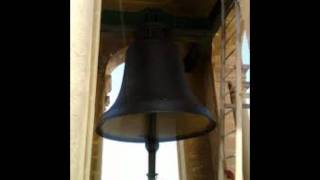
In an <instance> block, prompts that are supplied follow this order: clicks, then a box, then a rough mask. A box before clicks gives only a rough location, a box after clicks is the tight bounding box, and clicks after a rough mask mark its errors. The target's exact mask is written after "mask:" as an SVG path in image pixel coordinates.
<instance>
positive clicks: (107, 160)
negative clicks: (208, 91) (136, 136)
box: [101, 56, 179, 180]
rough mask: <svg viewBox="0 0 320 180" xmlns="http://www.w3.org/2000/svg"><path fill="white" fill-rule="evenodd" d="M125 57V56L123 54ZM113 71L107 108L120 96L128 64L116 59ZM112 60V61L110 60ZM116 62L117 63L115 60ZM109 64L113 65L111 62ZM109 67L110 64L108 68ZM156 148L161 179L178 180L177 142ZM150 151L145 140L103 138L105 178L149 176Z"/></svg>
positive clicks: (103, 175)
mask: <svg viewBox="0 0 320 180" xmlns="http://www.w3.org/2000/svg"><path fill="white" fill-rule="evenodd" d="M121 57H122V58H123V56H121ZM117 62H121V64H119V63H116V64H117V65H116V66H113V67H112V70H111V72H108V65H107V71H106V73H111V74H110V75H111V87H112V88H111V91H110V92H109V94H108V96H109V98H110V103H109V105H108V106H107V107H106V108H105V111H107V110H108V109H109V108H110V107H111V106H112V105H113V103H114V102H115V100H116V99H117V96H118V94H119V91H120V88H121V84H122V78H123V71H124V68H125V64H124V63H123V59H122V60H119V59H118V60H117ZM110 63H112V61H110ZM113 64H114V63H113ZM109 67H110V66H109ZM109 70H110V68H109ZM160 147H161V148H159V150H158V152H157V161H156V167H157V173H158V174H159V175H158V179H159V180H179V168H178V157H177V154H178V152H177V144H176V142H166V143H161V144H160ZM147 170H148V153H147V151H146V149H145V144H143V143H124V142H118V141H114V140H109V139H103V151H102V169H101V171H102V174H101V179H104V180H128V179H147V177H146V173H147Z"/></svg>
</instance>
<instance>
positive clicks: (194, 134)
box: [96, 109, 217, 143]
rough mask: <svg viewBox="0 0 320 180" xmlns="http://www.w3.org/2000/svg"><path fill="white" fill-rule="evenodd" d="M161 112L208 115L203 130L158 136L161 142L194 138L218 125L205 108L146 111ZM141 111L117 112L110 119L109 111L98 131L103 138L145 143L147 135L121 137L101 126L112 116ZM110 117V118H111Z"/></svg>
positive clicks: (103, 117) (105, 114)
mask: <svg viewBox="0 0 320 180" xmlns="http://www.w3.org/2000/svg"><path fill="white" fill-rule="evenodd" d="M161 112H184V113H192V114H197V115H201V116H204V117H206V119H207V122H208V124H207V126H206V128H204V129H202V130H201V131H195V132H192V133H189V134H184V135H179V136H171V137H167V138H158V139H157V140H158V141H159V142H170V141H179V140H185V139H190V138H194V137H198V136H202V135H205V134H207V133H209V132H211V131H213V130H214V129H215V128H216V126H217V122H216V121H214V120H213V118H212V117H211V114H210V113H209V112H203V109H202V111H201V113H199V112H194V111H192V112H190V111H148V112H144V113H146V114H148V113H161ZM139 113H140V112H137V113H125V114H121V115H119V114H117V115H113V116H109V117H108V119H107V117H105V116H107V115H108V112H106V113H104V114H103V115H102V118H101V119H102V121H101V123H99V124H98V126H97V128H96V133H97V134H98V135H99V136H101V137H103V138H107V139H110V140H115V141H121V142H132V143H144V142H145V141H146V138H145V137H141V138H139V137H138V138H137V137H135V138H130V137H120V136H117V135H113V134H110V133H108V132H103V131H102V129H101V127H102V125H103V124H104V123H106V122H107V121H113V120H112V119H111V118H113V117H117V116H124V115H129V114H130V115H133V114H139ZM109 118H110V119H109Z"/></svg>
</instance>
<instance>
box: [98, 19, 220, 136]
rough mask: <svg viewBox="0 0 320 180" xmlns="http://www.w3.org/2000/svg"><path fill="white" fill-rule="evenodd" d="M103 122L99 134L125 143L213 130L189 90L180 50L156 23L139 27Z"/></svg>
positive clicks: (210, 116) (214, 124) (194, 134)
mask: <svg viewBox="0 0 320 180" xmlns="http://www.w3.org/2000/svg"><path fill="white" fill-rule="evenodd" d="M101 119H102V120H101V122H100V124H99V125H98V128H97V133H98V134H99V135H100V136H103V137H105V138H109V139H114V140H118V141H127V142H146V141H147V140H148V139H150V138H152V139H155V140H156V141H158V142H161V141H173V140H181V139H186V138H191V137H195V136H199V135H203V134H205V133H208V132H209V131H211V130H213V129H214V127H215V126H216V123H215V121H213V117H212V115H211V114H210V112H209V111H208V109H207V108H206V107H204V106H202V105H200V103H199V102H198V101H197V99H196V98H195V97H194V96H193V94H192V92H191V90H190V89H189V88H188V85H187V81H186V79H185V77H184V70H183V63H182V61H181V60H179V57H178V49H177V47H176V45H175V44H174V43H173V41H171V38H170V36H169V34H168V33H167V31H166V29H165V28H164V27H162V26H161V25H159V24H153V25H150V24H149V25H148V26H147V27H143V28H142V29H140V30H139V31H138V33H137V35H136V38H135V40H134V42H133V43H132V44H131V45H130V46H129V47H128V49H127V52H126V58H125V69H124V75H123V82H122V86H121V88H120V92H119V95H118V97H117V99H116V101H115V103H114V104H113V106H112V107H111V108H110V109H109V110H108V111H107V112H105V113H103V115H102V118H101Z"/></svg>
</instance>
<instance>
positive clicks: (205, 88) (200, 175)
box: [178, 46, 219, 180]
mask: <svg viewBox="0 0 320 180" xmlns="http://www.w3.org/2000/svg"><path fill="white" fill-rule="evenodd" d="M206 47H207V46H206ZM206 47H201V49H205V48H206ZM209 47H210V46H209ZM210 50H211V49H208V51H210ZM203 53H204V54H203ZM202 55H204V56H202V57H201V60H200V61H201V62H200V63H199V66H197V67H196V69H194V70H193V72H192V73H190V74H188V75H187V77H188V82H189V86H190V88H191V89H192V91H193V93H194V95H195V96H196V97H197V98H198V99H199V101H200V102H202V104H203V105H205V106H207V107H208V109H209V110H210V111H211V112H212V113H213V114H214V113H215V110H214V107H215V105H214V104H215V102H214V97H213V95H214V90H213V81H212V71H211V70H209V69H210V68H211V65H210V64H211V61H210V59H211V58H210V56H211V54H210V56H208V54H206V52H202ZM216 131H217V129H216V130H215V132H213V133H210V134H208V135H204V136H201V137H197V138H192V139H188V140H184V141H180V142H178V150H179V168H180V178H181V179H182V180H215V179H217V164H218V154H217V153H216V152H218V148H219V143H218V141H217V142H216V141H212V138H213V139H217V138H218V136H217V133H216ZM212 142H213V143H215V142H216V144H215V145H212ZM213 152H214V153H213Z"/></svg>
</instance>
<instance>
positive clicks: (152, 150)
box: [146, 113, 159, 180]
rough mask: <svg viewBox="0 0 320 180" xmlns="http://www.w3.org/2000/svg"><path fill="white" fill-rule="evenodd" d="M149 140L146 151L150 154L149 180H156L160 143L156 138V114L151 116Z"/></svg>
mask: <svg viewBox="0 0 320 180" xmlns="http://www.w3.org/2000/svg"><path fill="white" fill-rule="evenodd" d="M148 127H149V128H148V131H149V132H148V138H147V140H146V149H147V150H148V154H149V163H148V167H149V169H148V174H147V176H148V180H156V177H157V175H158V174H157V173H156V152H157V150H158V149H159V142H158V141H157V138H156V114H155V113H152V114H150V115H149V126H148Z"/></svg>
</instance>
